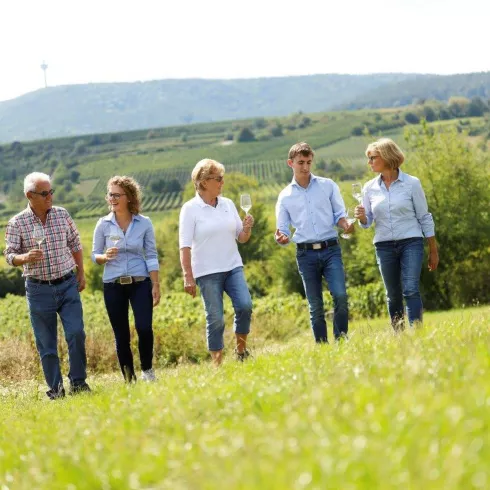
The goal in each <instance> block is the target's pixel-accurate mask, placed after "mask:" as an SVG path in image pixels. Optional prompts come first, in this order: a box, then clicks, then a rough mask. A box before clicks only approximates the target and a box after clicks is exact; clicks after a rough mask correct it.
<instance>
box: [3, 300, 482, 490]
mask: <svg viewBox="0 0 490 490" xmlns="http://www.w3.org/2000/svg"><path fill="white" fill-rule="evenodd" d="M277 321H278V323H279V324H280V321H281V320H280V317H279V316H278V317H277ZM489 321H490V309H489V308H488V307H485V308H482V307H480V308H473V309H465V310H454V311H451V312H447V313H431V314H427V315H426V318H425V326H424V328H422V329H420V330H416V331H406V332H404V333H402V334H399V335H394V334H393V333H392V332H391V330H390V329H389V327H387V321H386V319H381V320H377V321H369V322H368V321H366V320H363V321H358V322H354V323H353V324H352V326H351V336H350V340H349V341H348V342H346V343H342V344H333V345H332V344H330V345H326V346H322V347H318V346H315V345H314V344H313V342H312V339H311V336H310V333H309V332H304V333H302V334H300V335H299V336H297V337H295V338H293V339H291V340H289V341H288V342H286V343H284V342H280V343H277V342H269V343H267V344H265V345H263V346H261V347H260V348H256V349H254V358H253V359H252V360H250V361H249V362H246V363H244V364H237V363H235V362H234V361H232V360H227V361H225V364H224V365H223V367H222V368H221V369H219V370H215V369H213V368H212V367H211V366H210V364H209V363H202V364H199V365H188V364H182V365H179V366H178V367H176V368H174V369H164V370H159V371H158V373H157V374H158V377H159V380H158V382H157V383H155V384H151V385H148V384H143V383H141V382H139V383H137V385H136V386H134V387H130V388H128V387H127V386H124V385H123V383H122V382H121V380H120V378H119V375H115V374H111V375H97V376H93V375H92V376H91V377H90V378H89V380H88V381H89V383H90V384H91V386H92V388H93V390H94V393H93V394H91V395H80V396H78V397H76V398H71V397H68V398H66V399H65V400H62V401H57V402H48V401H47V400H46V401H45V399H44V397H43V393H42V390H43V388H44V387H43V386H42V383H41V381H40V380H39V379H37V380H35V381H34V380H30V381H24V382H22V383H5V382H2V390H1V392H0V411H1V413H2V417H1V418H0V434H1V436H0V437H1V440H2V444H1V447H0V488H2V489H9V490H13V489H33V488H36V489H50V490H53V489H80V490H83V489H87V490H88V489H90V490H92V489H95V488H101V489H116V488H117V489H157V488H158V489H165V488H172V489H198V488H203V489H206V488H233V489H250V488H258V489H259V488H260V489H266V488H267V489H285V488H288V489H289V488H291V489H302V488H311V489H325V488H332V489H340V488H341V489H358V488H365V489H374V488H375V489H390V488H406V489H421V488H424V489H442V488H444V489H485V488H488V486H489V485H490V469H489V465H488V461H489V460H490V385H489V383H488V379H489V376H490V356H489V350H490V329H489Z"/></svg>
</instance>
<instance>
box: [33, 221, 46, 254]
mask: <svg viewBox="0 0 490 490" xmlns="http://www.w3.org/2000/svg"><path fill="white" fill-rule="evenodd" d="M32 238H34V241H35V242H36V243H37V247H38V248H39V249H41V243H43V242H44V240H45V239H46V235H45V234H44V227H43V226H40V225H35V226H34V229H33V230H32Z"/></svg>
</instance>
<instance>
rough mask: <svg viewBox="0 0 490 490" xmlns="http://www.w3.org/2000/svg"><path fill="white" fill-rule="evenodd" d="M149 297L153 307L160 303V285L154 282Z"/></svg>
mask: <svg viewBox="0 0 490 490" xmlns="http://www.w3.org/2000/svg"><path fill="white" fill-rule="evenodd" d="M151 295H152V297H153V307H155V306H157V305H158V303H160V283H158V282H154V283H153V285H152V287H151Z"/></svg>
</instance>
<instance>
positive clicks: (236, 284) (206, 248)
mask: <svg viewBox="0 0 490 490" xmlns="http://www.w3.org/2000/svg"><path fill="white" fill-rule="evenodd" d="M224 174H225V167H224V166H223V165H222V164H221V163H219V162H216V161H215V160H210V159H208V158H206V159H204V160H201V161H200V162H198V163H197V165H196V166H195V167H194V170H193V171H192V182H193V183H194V186H195V188H196V196H195V197H194V198H193V199H191V200H190V201H187V202H186V203H185V204H184V205H183V206H182V210H181V212H180V226H179V246H180V261H181V265H182V270H183V273H184V290H185V291H186V292H187V293H188V294H190V295H191V296H192V297H194V296H195V295H196V284H197V285H198V286H199V289H200V292H201V297H202V300H203V303H204V309H205V312H206V332H207V341H208V349H209V351H210V353H211V357H212V359H213V362H214V364H215V365H217V366H218V365H220V364H221V362H222V356H223V347H224V345H223V333H224V329H225V323H224V316H223V294H224V293H226V294H227V295H228V296H229V297H230V298H231V301H232V303H233V308H234V310H235V323H234V327H235V336H236V349H235V355H236V358H237V360H239V361H243V360H244V359H246V358H247V357H248V356H249V352H248V350H247V348H246V347H247V335H248V333H249V332H250V319H251V315H252V300H251V297H250V292H249V290H248V286H247V283H246V281H245V276H244V274H243V262H242V258H241V257H240V254H239V252H238V247H237V243H236V242H237V241H238V242H240V243H245V242H247V241H248V240H249V239H250V236H251V233H252V226H253V222H254V220H253V218H252V216H251V215H250V214H248V215H247V216H246V217H245V219H244V220H243V221H242V220H241V219H240V217H239V215H238V211H237V209H236V207H235V205H234V204H233V201H231V200H230V199H227V198H226V197H222V196H221V191H222V190H223V186H224V183H225V180H224Z"/></svg>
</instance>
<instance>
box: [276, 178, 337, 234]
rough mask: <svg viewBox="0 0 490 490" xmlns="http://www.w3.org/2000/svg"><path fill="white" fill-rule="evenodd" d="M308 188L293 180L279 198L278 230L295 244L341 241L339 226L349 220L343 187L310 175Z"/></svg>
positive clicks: (277, 209) (277, 205)
mask: <svg viewBox="0 0 490 490" xmlns="http://www.w3.org/2000/svg"><path fill="white" fill-rule="evenodd" d="M310 175H311V178H310V183H309V184H308V187H306V189H305V188H304V187H301V186H300V185H299V184H298V183H297V182H296V180H295V179H294V177H293V180H292V182H291V183H290V184H289V185H288V186H287V187H285V188H284V189H283V190H282V191H281V193H280V194H279V197H278V199H277V204H276V224H277V226H276V228H278V229H279V231H281V232H282V233H284V234H285V235H287V236H290V234H291V231H290V229H289V227H290V226H292V227H293V228H295V232H294V235H293V238H292V241H293V242H294V243H316V242H321V241H325V240H330V239H331V238H337V234H338V233H337V230H336V228H335V225H336V224H337V223H338V221H339V219H341V218H344V217H345V205H344V201H343V199H342V196H341V195H340V190H339V186H338V185H337V184H336V183H335V182H334V181H333V180H332V179H326V178H324V177H317V176H315V175H313V174H310Z"/></svg>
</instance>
